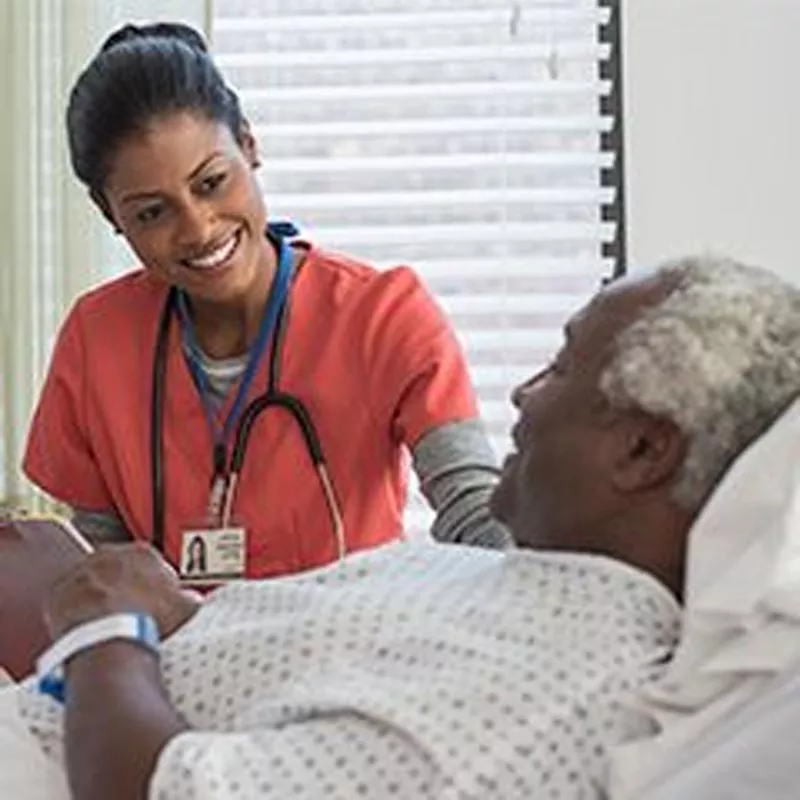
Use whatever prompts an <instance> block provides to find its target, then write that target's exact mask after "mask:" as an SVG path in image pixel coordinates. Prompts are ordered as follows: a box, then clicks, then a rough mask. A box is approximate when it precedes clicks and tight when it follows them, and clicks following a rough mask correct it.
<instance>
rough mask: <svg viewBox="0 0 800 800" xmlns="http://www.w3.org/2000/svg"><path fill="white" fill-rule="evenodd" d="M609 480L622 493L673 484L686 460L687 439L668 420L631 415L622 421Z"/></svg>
mask: <svg viewBox="0 0 800 800" xmlns="http://www.w3.org/2000/svg"><path fill="white" fill-rule="evenodd" d="M621 424H622V430H621V431H620V436H621V439H620V445H619V450H618V452H617V458H616V460H615V464H614V467H613V470H612V476H611V477H612V481H613V483H614V485H615V486H616V488H617V489H618V490H619V491H621V492H625V493H632V492H639V491H647V490H650V489H654V488H656V487H658V486H661V485H672V484H673V483H674V482H675V480H676V479H677V477H678V475H679V473H680V471H681V469H682V468H683V463H684V461H685V460H686V450H687V445H688V443H687V440H686V436H685V435H684V434H683V432H682V431H681V430H680V428H678V426H677V425H676V424H675V423H674V422H672V421H671V420H668V419H664V418H663V417H654V416H650V415H649V414H640V413H636V414H631V415H629V416H628V417H627V419H626V420H625V421H623V422H622V423H621Z"/></svg>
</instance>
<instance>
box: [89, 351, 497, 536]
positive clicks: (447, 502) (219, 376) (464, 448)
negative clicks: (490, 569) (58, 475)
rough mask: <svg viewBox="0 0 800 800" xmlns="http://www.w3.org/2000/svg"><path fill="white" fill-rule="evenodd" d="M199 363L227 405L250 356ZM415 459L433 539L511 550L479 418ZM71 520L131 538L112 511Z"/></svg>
mask: <svg viewBox="0 0 800 800" xmlns="http://www.w3.org/2000/svg"><path fill="white" fill-rule="evenodd" d="M201 363H202V366H203V368H204V370H205V372H206V376H207V377H208V382H209V387H210V390H211V391H210V397H209V400H210V401H211V403H212V404H221V403H223V402H224V401H225V398H226V397H227V395H228V393H229V392H230V391H231V388H232V387H233V385H234V384H235V383H236V381H237V380H238V379H239V377H240V376H241V372H242V371H243V370H244V368H245V366H246V356H245V357H243V358H238V359H227V360H225V361H216V360H213V359H210V358H208V357H202V358H201ZM411 455H412V459H413V465H414V471H415V472H416V473H417V477H418V478H419V483H420V487H421V489H422V493H423V495H424V496H425V498H426V499H427V501H428V503H430V505H431V507H432V508H433V510H434V511H435V512H436V519H435V520H434V522H433V527H432V528H431V535H432V536H433V538H434V539H436V540H437V541H439V542H447V543H459V544H468V545H474V546H476V547H488V548H496V549H499V548H506V547H510V546H511V544H512V542H511V536H510V534H509V532H508V530H507V529H506V528H504V527H503V526H502V525H501V524H500V523H499V522H497V521H496V520H494V519H493V518H492V516H491V513H490V511H489V496H490V495H491V493H492V489H493V488H494V486H495V484H496V483H497V478H498V472H499V471H498V469H497V461H496V459H495V455H494V452H493V451H492V448H491V445H490V444H489V440H488V439H487V437H486V434H485V432H484V428H483V425H482V423H481V422H480V421H479V420H465V421H461V422H453V423H450V424H447V425H443V426H441V427H438V428H434V429H433V430H431V431H429V432H428V433H426V434H425V435H424V436H423V437H422V438H421V439H420V441H419V442H417V444H416V445H415V446H414V447H413V448H412V450H411ZM73 521H74V522H75V524H76V525H77V526H78V528H79V529H80V530H81V531H83V533H84V534H85V535H86V536H87V538H88V539H89V540H90V541H91V542H93V543H94V544H113V543H120V542H125V541H129V540H130V538H131V537H130V534H129V533H128V531H127V530H126V529H125V526H124V524H123V522H122V520H121V519H120V517H119V516H118V515H117V514H116V513H115V512H114V511H113V510H109V511H108V512H94V511H86V510H84V509H74V517H73Z"/></svg>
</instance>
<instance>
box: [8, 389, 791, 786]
mask: <svg viewBox="0 0 800 800" xmlns="http://www.w3.org/2000/svg"><path fill="white" fill-rule="evenodd" d="M54 525H55V523H53V522H48V521H39V522H31V523H25V524H23V525H17V526H11V527H9V526H6V527H2V526H0V666H5V667H6V669H8V670H9V672H11V673H12V675H13V676H16V677H19V676H21V675H23V674H25V673H26V671H27V670H28V669H29V667H30V664H31V663H32V660H33V658H34V657H35V655H36V653H37V652H38V651H40V650H41V648H43V646H44V643H45V642H46V635H45V628H44V623H43V620H42V619H41V617H40V616H37V612H36V611H35V610H34V611H33V612H32V611H31V610H30V605H31V599H32V598H35V597H37V596H41V593H42V592H43V591H44V587H45V586H47V585H48V583H50V582H52V580H53V579H54V577H57V575H58V574H59V573H60V572H61V571H63V569H64V568H65V565H69V564H71V563H76V562H77V561H78V560H80V559H81V558H83V557H84V553H85V549H86V544H85V542H82V541H81V540H80V537H77V538H76V537H75V536H72V535H70V534H69V531H67V534H66V535H65V534H64V532H63V530H62V531H60V532H59V529H57V528H54V527H53V526H54ZM32 549H34V550H35V552H36V553H37V554H38V556H37V562H38V566H37V567H36V568H35V569H31V568H30V567H29V566H26V567H24V568H23V565H24V564H25V562H26V559H27V558H29V556H30V553H31V552H32ZM6 552H8V554H9V555H8V556H6ZM686 582H687V587H686V605H685V612H684V630H683V635H682V639H681V643H680V644H679V646H678V648H677V651H676V654H675V657H674V658H673V660H672V662H671V664H670V665H669V667H668V669H667V672H666V675H665V677H664V678H662V679H661V681H660V684H661V685H658V686H655V687H653V688H652V692H650V695H649V696H647V697H645V698H638V700H639V701H640V702H641V703H642V707H643V708H644V709H647V708H649V710H650V711H651V712H652V717H653V719H654V720H658V722H659V725H660V726H661V728H662V731H661V733H659V734H658V735H654V736H645V737H643V738H642V739H641V740H638V741H634V742H631V743H630V744H628V745H625V746H623V747H622V748H620V750H619V751H618V752H615V753H612V757H611V759H610V762H609V769H610V775H611V776H612V778H611V780H612V791H611V794H610V800H723V799H724V800H745V798H746V799H747V800H755V798H758V799H759V800H760V799H761V798H765V800H789V798H797V797H800V788H798V787H800V758H798V757H797V752H796V751H797V747H796V745H795V744H794V741H795V733H796V731H797V730H798V729H800V401H798V402H797V403H795V404H794V405H793V406H792V407H791V408H790V409H788V410H787V411H786V412H785V414H784V415H783V416H782V417H781V419H780V420H779V421H778V422H777V423H776V424H775V425H774V426H773V427H772V428H771V429H770V431H768V432H767V433H766V434H765V435H764V436H763V437H761V439H760V440H759V441H758V442H756V444H755V445H754V446H753V447H751V448H750V450H748V451H747V452H746V453H744V454H743V455H742V456H741V457H740V458H739V459H738V460H737V462H736V463H735V464H734V465H733V467H732V468H731V469H730V470H729V472H728V474H727V475H726V476H725V478H724V479H723V481H722V483H721V484H720V486H719V487H718V488H717V490H716V491H715V493H714V495H713V497H712V498H711V500H710V501H709V503H708V504H707V505H706V507H705V509H704V511H703V514H702V515H701V516H700V518H699V520H698V521H697V523H696V524H695V527H694V529H693V531H692V534H691V542H690V550H689V565H688V570H687V581H686ZM16 592H19V593H20V594H19V596H17V595H16ZM25 606H28V608H25ZM34 608H38V605H36V604H34ZM15 691H16V690H15V688H14V687H13V686H12V687H6V688H4V689H0V797H14V798H16V800H39V798H47V800H63V799H65V798H67V797H68V794H67V793H66V786H65V784H64V776H63V774H62V773H61V772H60V771H59V770H57V769H55V768H54V766H53V763H52V762H51V761H46V759H44V756H43V754H42V752H41V750H40V749H39V745H38V743H37V742H36V741H34V740H33V738H32V736H31V735H30V733H29V732H28V731H27V730H26V729H25V727H24V726H23V725H22V722H21V720H20V719H19V717H18V715H17V713H16V709H15V701H14V692H15ZM33 774H35V775H36V781H35V782H34V783H32V784H31V790H30V792H31V793H30V794H22V793H21V792H20V791H19V789H18V787H19V786H21V785H22V781H23V780H26V779H27V778H29V777H30V776H31V775H33ZM37 786H38V788H37ZM12 790H13V791H12ZM37 792H38V793H37Z"/></svg>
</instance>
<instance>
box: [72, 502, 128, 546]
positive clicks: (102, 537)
mask: <svg viewBox="0 0 800 800" xmlns="http://www.w3.org/2000/svg"><path fill="white" fill-rule="evenodd" d="M72 522H73V524H74V525H75V527H76V528H77V529H78V530H79V531H80V532H81V533H82V534H83V535H84V536H86V538H87V539H88V540H89V541H90V542H91V543H92V545H93V546H94V547H99V546H100V545H104V544H123V543H124V542H130V541H131V539H132V537H131V535H130V533H129V532H128V530H127V528H126V527H125V525H124V523H123V522H122V520H121V519H120V518H119V517H118V516H117V515H116V514H114V513H112V512H110V511H108V512H103V511H83V510H82V509H80V508H76V509H73V512H72Z"/></svg>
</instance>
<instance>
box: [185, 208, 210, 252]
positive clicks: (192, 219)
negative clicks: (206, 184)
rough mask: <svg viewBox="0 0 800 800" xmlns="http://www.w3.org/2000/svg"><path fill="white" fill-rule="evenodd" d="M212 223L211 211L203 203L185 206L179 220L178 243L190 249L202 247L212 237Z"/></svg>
mask: <svg viewBox="0 0 800 800" xmlns="http://www.w3.org/2000/svg"><path fill="white" fill-rule="evenodd" d="M212 223H213V220H212V215H211V212H210V210H209V209H208V208H207V207H206V206H205V205H204V204H203V203H193V204H189V205H186V206H184V208H182V209H181V213H180V217H179V222H178V225H179V228H178V243H179V244H180V245H181V246H182V247H186V248H189V249H198V250H199V249H201V248H202V247H204V246H205V245H206V244H207V243H208V241H209V239H210V238H211V233H212V231H213V224H212Z"/></svg>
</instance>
